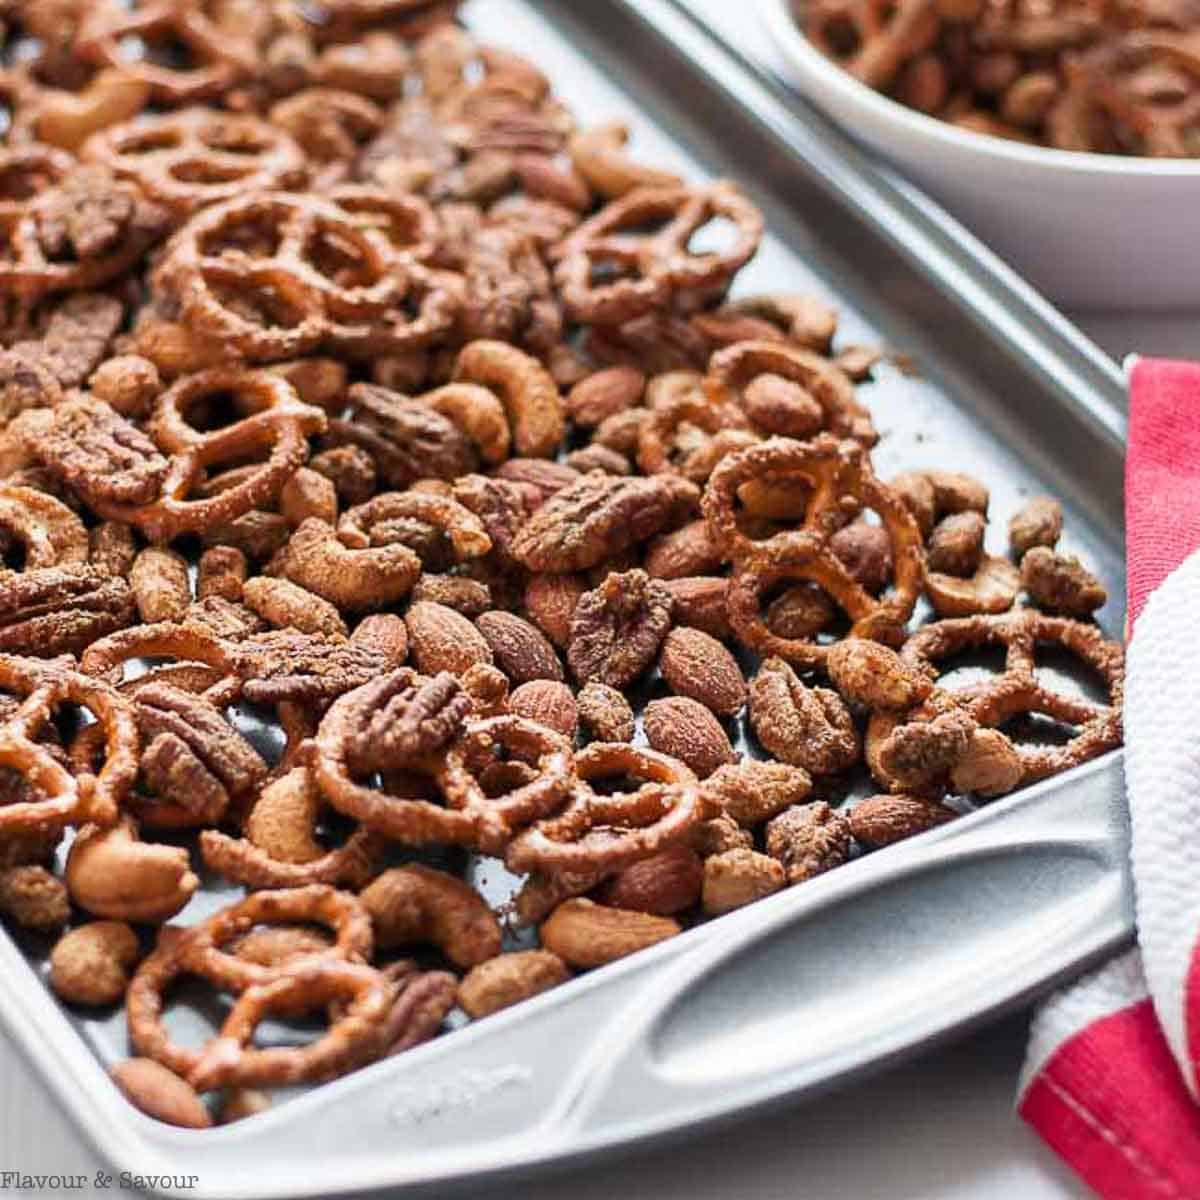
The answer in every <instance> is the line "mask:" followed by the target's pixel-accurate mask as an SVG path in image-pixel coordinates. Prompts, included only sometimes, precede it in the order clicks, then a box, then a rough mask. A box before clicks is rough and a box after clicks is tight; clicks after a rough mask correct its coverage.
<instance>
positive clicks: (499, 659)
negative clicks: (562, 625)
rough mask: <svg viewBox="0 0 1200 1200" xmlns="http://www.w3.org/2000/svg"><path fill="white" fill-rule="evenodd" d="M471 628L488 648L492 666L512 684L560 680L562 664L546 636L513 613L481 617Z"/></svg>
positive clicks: (498, 611) (487, 614)
mask: <svg viewBox="0 0 1200 1200" xmlns="http://www.w3.org/2000/svg"><path fill="white" fill-rule="evenodd" d="M475 625H476V627H477V628H478V629H479V632H480V633H482V634H483V636H484V640H485V641H486V642H487V644H488V645H489V646H490V647H491V650H492V657H493V658H494V659H495V662H496V665H497V666H498V667H499V668H500V669H501V670H502V671H503V672H504V673H505V675H507V676H508V678H509V680H510V681H511V682H512V683H514V684H519V683H528V682H529V681H530V680H531V679H554V680H561V679H562V677H563V669H562V664H561V663H560V662H559V661H558V655H557V654H555V653H554V647H553V646H552V645H550V643H549V642H548V641H547V640H546V635H545V634H543V633H542V632H541V631H540V630H538V629H536V628H535V627H534V626H533V625H531V624H530V623H529V622H528V621H526V620H524V619H523V618H521V617H518V616H517V615H516V614H515V613H510V612H502V611H500V610H499V609H496V610H493V611H492V612H485V613H482V614H481V615H480V616H478V617H477V618H476V619H475Z"/></svg>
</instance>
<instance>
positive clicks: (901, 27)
mask: <svg viewBox="0 0 1200 1200" xmlns="http://www.w3.org/2000/svg"><path fill="white" fill-rule="evenodd" d="M939 28H940V23H939V19H938V14H937V5H936V4H935V2H934V0H899V3H894V2H892V0H838V2H837V3H832V4H831V3H814V4H811V5H809V6H808V20H807V21H806V22H805V30H804V32H805V34H806V36H807V37H808V39H809V41H811V42H812V43H813V44H814V45H815V46H816V47H817V48H818V49H819V50H820V51H822V53H824V54H827V55H828V56H829V57H830V58H832V59H834V60H835V61H837V62H840V63H841V65H842V66H843V67H845V69H846V70H847V71H849V72H850V74H851V75H853V76H854V77H855V78H856V79H860V80H862V82H863V83H865V84H867V85H868V86H869V87H874V88H884V87H887V86H888V85H889V84H890V83H891V82H892V81H893V80H894V79H895V77H896V75H897V74H898V73H899V71H900V68H901V67H903V66H904V64H905V63H907V62H909V61H910V60H911V59H913V58H916V56H917V55H918V54H921V53H922V52H923V51H925V50H927V49H928V48H929V47H930V45H931V44H932V43H933V42H934V40H935V39H936V38H937V35H938V31H939ZM848 34H850V35H851V36H847V35H848ZM847 42H850V43H851V44H852V45H853V47H854V49H853V51H852V52H851V53H850V55H849V56H848V57H847V56H846V55H844V54H842V53H840V50H841V48H842V47H843V46H844V45H846V43H847Z"/></svg>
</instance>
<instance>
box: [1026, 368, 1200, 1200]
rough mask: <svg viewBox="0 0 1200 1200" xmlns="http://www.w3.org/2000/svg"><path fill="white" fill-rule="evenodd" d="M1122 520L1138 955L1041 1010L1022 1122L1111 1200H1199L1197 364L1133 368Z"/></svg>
mask: <svg viewBox="0 0 1200 1200" xmlns="http://www.w3.org/2000/svg"><path fill="white" fill-rule="evenodd" d="M1125 511H1126V546H1127V551H1126V555H1127V560H1128V593H1129V594H1128V612H1129V632H1130V639H1129V645H1128V663H1127V668H1128V675H1127V688H1126V699H1125V746H1126V749H1125V778H1126V790H1127V793H1128V797H1129V808H1130V814H1131V818H1132V826H1133V881H1134V893H1135V900H1136V911H1137V941H1138V946H1137V949H1136V950H1132V951H1130V952H1129V953H1127V954H1124V955H1122V956H1121V957H1120V958H1118V959H1116V960H1115V961H1113V962H1111V963H1109V964H1107V965H1106V966H1104V967H1103V968H1101V969H1100V970H1099V971H1096V972H1095V973H1094V974H1092V975H1090V976H1088V977H1087V978H1085V979H1082V980H1080V981H1079V982H1078V983H1076V984H1074V985H1073V986H1071V987H1070V988H1068V989H1066V990H1065V991H1063V992H1061V993H1059V994H1058V995H1056V996H1054V997H1052V998H1051V999H1050V1000H1048V1001H1047V1002H1046V1004H1045V1005H1044V1006H1043V1008H1042V1010H1041V1011H1040V1012H1039V1013H1038V1015H1037V1017H1036V1019H1035V1020H1034V1023H1033V1029H1032V1032H1031V1036H1030V1045H1029V1053H1028V1058H1027V1060H1026V1063H1025V1070H1024V1072H1023V1075H1022V1082H1021V1092H1020V1096H1019V1099H1018V1108H1019V1111H1020V1113H1021V1116H1022V1117H1024V1118H1025V1120H1026V1121H1028V1122H1029V1123H1030V1124H1031V1125H1032V1126H1033V1127H1034V1128H1035V1129H1036V1130H1037V1132H1038V1133H1039V1134H1040V1135H1041V1137H1042V1138H1043V1139H1044V1140H1045V1141H1046V1142H1047V1143H1048V1144H1049V1145H1050V1146H1051V1147H1052V1148H1053V1149H1054V1150H1055V1151H1056V1152H1057V1153H1058V1154H1059V1155H1060V1156H1061V1157H1062V1158H1063V1159H1065V1160H1066V1161H1067V1162H1068V1163H1069V1164H1070V1165H1071V1166H1072V1167H1073V1168H1074V1169H1075V1170H1076V1171H1077V1172H1078V1174H1079V1175H1080V1176H1081V1177H1082V1178H1083V1179H1084V1180H1085V1181H1086V1182H1087V1183H1088V1184H1089V1185H1090V1186H1091V1187H1092V1188H1093V1189H1094V1190H1095V1191H1096V1192H1097V1193H1099V1195H1100V1196H1102V1197H1104V1198H1105V1200H1200V364H1194V363H1180V362H1165V361H1155V360H1142V361H1140V362H1138V363H1137V365H1136V366H1135V367H1134V368H1133V371H1132V374H1131V378H1130V418H1129V452H1128V458H1127V463H1126V476H1125Z"/></svg>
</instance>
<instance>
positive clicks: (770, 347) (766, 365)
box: [704, 341, 878, 447]
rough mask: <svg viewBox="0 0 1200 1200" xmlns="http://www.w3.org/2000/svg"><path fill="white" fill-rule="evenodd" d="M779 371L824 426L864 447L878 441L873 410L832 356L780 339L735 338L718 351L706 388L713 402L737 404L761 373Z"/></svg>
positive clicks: (713, 360) (771, 373)
mask: <svg viewBox="0 0 1200 1200" xmlns="http://www.w3.org/2000/svg"><path fill="white" fill-rule="evenodd" d="M767 374H770V375H780V376H782V377H783V378H784V379H790V380H791V381H793V382H794V383H797V384H799V385H800V386H801V387H802V388H803V389H804V390H805V392H806V393H807V394H808V395H809V396H811V397H812V399H814V400H815V401H816V402H817V403H818V404H819V405H820V406H821V410H822V412H823V413H824V424H823V428H824V429H825V430H826V431H828V432H829V433H832V434H834V435H835V436H836V437H839V438H853V439H854V440H855V441H857V442H861V443H862V445H864V446H868V447H869V446H873V445H874V444H875V442H876V441H878V435H877V434H876V432H875V426H874V423H873V422H872V420H871V414H870V413H869V412H868V411H867V409H866V408H864V407H863V406H862V405H861V404H859V403H858V401H857V400H856V399H855V396H854V385H853V384H852V383H851V382H850V379H849V378H848V377H847V376H846V374H845V373H844V372H843V371H841V370H839V369H838V368H837V367H836V366H835V365H834V364H833V363H831V362H830V361H829V360H828V359H826V358H822V357H821V356H820V355H819V354H813V353H812V352H811V351H808V350H801V349H799V348H798V347H796V346H788V345H786V344H783V343H779V342H770V341H752V342H736V343H734V345H732V346H727V347H726V348H725V349H724V350H718V351H717V353H716V354H714V355H713V356H712V359H711V360H710V362H709V364H708V374H707V375H706V376H705V379H704V388H705V391H706V392H707V393H708V395H709V396H710V397H711V398H712V400H713V402H714V403H718V404H720V403H738V402H739V401H740V397H741V394H742V392H743V390H744V389H745V387H746V386H747V384H749V383H750V382H752V381H753V380H754V379H755V378H757V377H758V376H759V375H767Z"/></svg>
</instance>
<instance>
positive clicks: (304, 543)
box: [284, 517, 421, 612]
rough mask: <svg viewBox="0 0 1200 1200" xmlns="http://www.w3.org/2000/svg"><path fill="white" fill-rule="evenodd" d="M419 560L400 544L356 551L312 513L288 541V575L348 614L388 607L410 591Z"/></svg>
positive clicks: (415, 578)
mask: <svg viewBox="0 0 1200 1200" xmlns="http://www.w3.org/2000/svg"><path fill="white" fill-rule="evenodd" d="M420 573H421V560H420V559H419V558H418V557H417V556H416V555H415V554H414V553H413V552H412V551H411V550H410V549H409V548H408V547H407V546H401V545H399V544H394V545H391V546H372V547H367V548H364V549H359V550H352V549H350V548H349V547H347V546H345V545H344V544H343V543H342V542H341V541H339V540H338V536H337V533H336V531H335V530H334V528H333V526H332V525H327V524H326V523H325V522H324V521H321V520H319V519H318V518H316V517H309V518H308V519H307V520H306V521H304V522H303V523H302V524H301V525H300V527H299V528H298V529H297V530H296V532H295V533H294V534H292V539H291V541H290V542H288V547H287V556H286V561H285V564H284V574H285V575H286V576H287V577H288V578H289V579H290V580H291V581H292V582H293V583H298V584H299V585H300V586H301V587H304V588H308V590H309V591H310V592H315V593H316V594H317V595H318V596H321V597H323V598H324V599H326V600H328V601H329V602H330V603H331V604H333V605H335V606H336V607H337V608H340V609H342V610H343V611H348V612H362V611H365V610H369V609H379V608H386V607H387V606H388V605H390V604H395V602H396V601H397V600H399V599H400V598H401V597H403V596H405V595H407V594H408V592H409V591H411V589H412V585H413V584H414V583H415V582H416V581H417V576H418V575H420Z"/></svg>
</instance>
